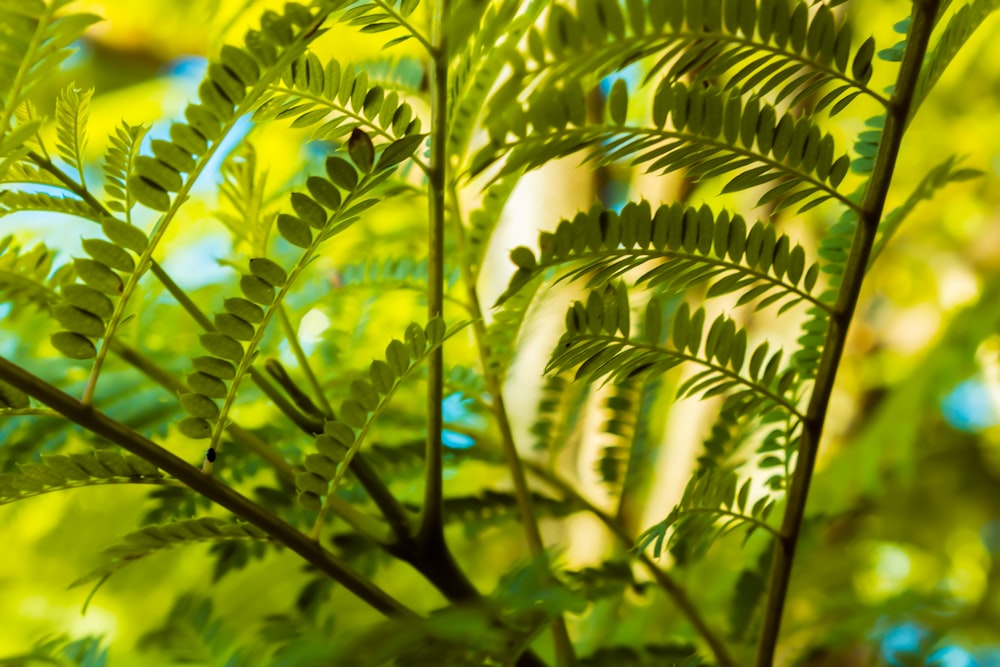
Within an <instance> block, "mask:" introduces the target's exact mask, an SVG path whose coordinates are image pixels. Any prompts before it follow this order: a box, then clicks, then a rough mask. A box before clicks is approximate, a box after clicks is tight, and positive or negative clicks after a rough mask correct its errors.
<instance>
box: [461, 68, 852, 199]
mask: <svg viewBox="0 0 1000 667" xmlns="http://www.w3.org/2000/svg"><path fill="white" fill-rule="evenodd" d="M618 90H619V91H620V92H619V94H617V95H615V94H612V95H610V96H609V105H610V106H609V112H610V116H611V120H612V122H611V123H607V124H588V123H586V122H585V119H584V117H583V115H582V112H583V109H584V108H585V106H584V98H583V93H582V90H579V89H577V90H573V89H564V90H558V89H555V88H553V89H549V90H546V91H544V92H543V93H539V96H538V99H532V100H530V101H529V106H528V107H527V108H526V109H524V110H523V111H521V112H520V113H517V114H508V117H509V118H511V119H512V120H510V121H508V122H509V125H508V126H507V127H502V128H501V129H496V130H491V132H492V134H493V136H499V137H505V136H507V135H508V134H509V133H513V135H514V136H515V137H517V138H516V139H514V140H511V141H500V142H494V143H491V144H489V145H487V146H486V147H485V148H483V149H482V150H481V151H480V153H479V154H477V156H476V158H475V160H474V162H473V167H472V168H473V173H478V172H479V171H481V170H482V169H484V168H485V167H487V166H488V165H490V164H491V163H493V162H494V161H496V160H498V159H500V158H501V157H504V156H505V157H506V159H505V161H504V163H503V167H502V169H501V170H500V172H499V174H500V175H504V174H509V173H520V172H522V171H524V170H529V169H534V168H537V167H539V166H541V165H542V164H545V163H546V162H549V161H551V160H553V159H555V158H558V157H565V156H567V155H571V154H573V153H576V152H578V151H581V150H584V149H588V150H589V153H588V159H590V160H593V161H595V162H596V163H597V164H599V165H600V164H610V163H614V162H617V161H621V160H627V161H628V163H629V164H630V165H631V166H642V167H644V168H645V170H646V171H647V172H656V173H661V174H666V173H670V172H673V171H677V170H680V169H684V170H685V174H686V175H687V176H688V177H689V178H692V179H694V180H703V179H708V178H713V177H717V176H728V175H729V174H735V175H734V176H732V177H731V178H730V179H729V181H728V182H727V183H726V184H725V186H724V187H723V192H738V191H742V190H747V189H750V188H757V187H761V186H767V189H766V191H765V192H764V194H763V195H761V197H760V198H759V199H758V201H757V205H758V206H761V205H763V204H767V203H768V202H772V201H773V202H775V205H776V208H778V209H780V208H783V207H789V206H793V205H800V206H799V209H798V210H799V211H804V210H806V209H809V208H812V207H813V206H817V205H819V204H821V203H823V202H824V201H827V200H830V199H834V200H837V201H839V202H841V203H842V204H844V205H846V206H849V207H855V206H856V204H854V203H853V202H851V201H850V200H848V199H847V198H846V197H844V196H843V195H841V194H840V193H839V192H838V191H837V187H838V186H839V185H840V183H841V181H842V180H843V179H844V176H846V175H847V172H848V167H849V165H850V160H849V158H848V157H847V156H846V155H840V156H839V157H838V156H837V149H836V144H835V141H834V139H833V136H832V135H830V134H829V133H825V132H823V131H822V130H821V128H820V126H819V125H817V124H816V123H815V122H814V120H813V118H812V117H810V116H802V117H800V118H796V117H795V115H794V114H793V113H792V112H790V111H787V112H780V111H778V110H776V108H775V107H774V106H773V105H771V104H768V103H766V102H763V101H761V99H760V98H758V97H757V96H750V97H747V98H744V97H743V96H741V95H740V94H739V93H738V92H737V91H724V90H721V89H720V88H719V87H718V86H717V85H714V84H708V85H706V86H705V87H700V86H699V87H690V86H688V85H687V84H685V83H683V82H681V81H672V80H671V79H669V78H666V79H663V80H662V81H661V83H660V85H659V86H658V87H657V89H656V91H655V93H654V96H653V111H652V114H653V117H652V120H653V127H647V126H632V125H627V124H626V120H627V118H628V94H627V91H626V90H625V86H624V82H622V83H621V85H619V86H618ZM613 92H614V91H613ZM668 120H669V121H670V124H669V125H668V124H667V121H668ZM529 124H530V126H531V128H532V130H531V131H530V132H529V131H528V126H529Z"/></svg>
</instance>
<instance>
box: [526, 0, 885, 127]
mask: <svg viewBox="0 0 1000 667" xmlns="http://www.w3.org/2000/svg"><path fill="white" fill-rule="evenodd" d="M623 9H624V11H623ZM851 33H852V26H851V25H850V24H848V23H846V22H843V21H841V22H839V23H838V20H837V19H836V17H835V15H834V13H833V12H832V11H831V8H830V3H825V4H823V5H820V6H819V8H818V9H815V10H813V9H811V8H810V7H809V4H808V3H807V2H804V1H796V2H791V3H788V2H785V1H784V0H781V1H768V2H763V3H760V4H758V3H754V2H731V3H730V2H727V3H725V8H724V9H723V5H722V3H703V2H678V3H675V4H674V5H671V6H670V7H669V9H668V8H667V5H663V4H660V3H639V2H630V3H626V4H625V6H624V8H620V7H618V6H612V5H611V4H610V3H602V2H598V1H597V0H587V1H586V2H583V3H581V4H579V5H578V7H577V11H576V13H575V14H574V13H573V12H572V11H570V10H569V9H567V8H565V7H562V6H560V7H559V9H558V10H553V11H551V12H550V13H549V16H548V23H547V26H546V29H545V32H544V35H543V34H542V33H536V34H535V35H533V40H531V41H529V48H530V50H531V53H532V55H533V57H534V59H535V60H536V61H537V62H538V66H537V67H536V68H535V69H534V70H531V71H527V72H525V73H524V74H523V75H522V78H523V80H521V81H519V82H518V84H519V86H518V87H519V88H520V89H527V88H529V84H533V85H536V86H537V87H538V88H540V89H543V88H551V87H552V86H553V85H555V84H556V83H557V82H560V83H564V84H568V83H570V82H578V81H581V80H583V81H594V80H599V79H601V78H604V77H605V76H608V75H609V74H612V73H613V72H615V71H617V70H620V69H623V68H624V67H626V66H628V65H629V64H631V63H633V62H635V61H636V60H639V59H642V58H646V57H649V56H657V61H656V63H655V64H654V65H653V66H652V67H651V68H650V69H649V71H648V74H647V79H646V81H647V82H648V81H649V80H651V79H653V78H655V77H656V76H659V75H660V74H661V73H665V76H666V78H667V79H669V80H670V81H677V80H678V79H680V78H681V77H685V76H687V77H690V78H691V80H692V83H694V84H697V85H700V84H702V83H704V82H708V81H721V82H722V83H723V85H724V86H725V87H726V88H727V89H729V88H731V89H734V90H736V91H738V92H739V93H741V94H747V93H750V92H754V91H755V92H756V93H757V94H758V95H760V96H763V95H768V94H771V95H773V97H774V101H775V103H776V104H780V103H783V102H785V101H788V100H791V106H795V105H797V104H798V103H799V102H800V101H802V100H803V99H805V98H807V97H809V96H815V97H816V98H817V99H818V100H819V101H818V102H817V104H816V110H817V111H818V110H820V109H822V108H826V107H834V108H836V107H838V106H839V108H840V109H842V108H844V107H845V106H846V105H847V104H849V103H850V101H852V100H853V99H854V98H856V97H857V96H859V95H862V94H864V95H867V96H869V97H871V98H873V99H875V100H877V101H879V102H880V103H882V104H883V105H884V104H886V100H885V99H884V98H883V97H882V96H880V95H878V94H877V93H875V92H874V91H872V90H871V89H870V88H868V87H867V83H868V81H869V79H870V78H871V76H872V68H871V60H872V57H873V55H874V51H875V45H874V41H873V40H871V39H868V40H866V41H864V42H862V43H861V44H860V45H858V46H856V47H852V43H851V42H852V39H851ZM838 110H839V109H838Z"/></svg>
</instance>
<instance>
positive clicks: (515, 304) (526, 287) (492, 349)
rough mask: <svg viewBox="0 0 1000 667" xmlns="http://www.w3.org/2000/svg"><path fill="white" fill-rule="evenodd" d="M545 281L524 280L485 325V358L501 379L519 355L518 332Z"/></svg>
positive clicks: (537, 279)
mask: <svg viewBox="0 0 1000 667" xmlns="http://www.w3.org/2000/svg"><path fill="white" fill-rule="evenodd" d="M542 284H543V280H542V278H540V277H536V278H534V279H532V280H527V281H525V282H523V283H522V284H521V285H520V289H519V290H518V292H517V293H516V294H514V295H512V296H511V297H510V298H508V299H506V300H505V301H504V303H503V305H502V307H500V308H498V309H497V310H495V311H494V312H493V321H492V322H490V324H489V325H488V326H487V327H486V336H485V338H484V344H485V347H486V350H487V352H488V353H489V354H488V358H487V359H486V364H487V366H488V371H489V372H491V373H495V374H496V375H497V377H499V378H501V379H502V378H504V377H505V376H506V375H507V371H508V370H509V369H510V367H511V364H512V363H513V362H514V359H515V358H516V350H517V340H518V336H520V335H521V333H522V329H523V327H524V323H525V320H526V318H527V316H528V309H529V308H531V304H532V302H533V301H534V298H535V295H536V294H537V293H538V290H540V289H541V287H542Z"/></svg>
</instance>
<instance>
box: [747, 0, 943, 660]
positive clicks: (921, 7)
mask: <svg viewBox="0 0 1000 667" xmlns="http://www.w3.org/2000/svg"><path fill="white" fill-rule="evenodd" d="M939 4H940V0H918V1H917V2H915V3H914V5H913V21H912V23H911V24H910V32H909V36H908V39H907V41H908V44H907V47H906V53H905V54H904V56H903V62H902V64H901V65H900V68H899V76H898V79H897V81H896V85H895V87H894V92H893V95H892V98H891V99H890V100H889V110H888V113H887V114H886V120H885V127H884V129H883V131H882V140H881V141H880V142H879V147H878V154H877V155H876V157H875V166H874V169H873V171H872V176H871V180H869V181H868V188H867V189H866V191H865V195H864V199H862V201H861V207H860V213H859V215H860V223H859V224H858V228H857V231H856V232H855V236H854V242H853V244H852V247H851V254H850V256H849V257H848V260H847V267H846V269H845V271H844V279H843V283H842V285H841V287H840V292H839V294H838V297H837V303H836V305H835V307H834V315H833V317H832V318H831V320H830V328H829V331H828V332H827V336H826V343H825V344H824V347H823V358H822V359H821V360H820V366H819V370H818V372H817V375H816V382H815V384H814V387H813V393H812V397H811V398H810V400H809V406H808V408H807V410H806V416H805V420H804V421H803V431H802V439H801V442H800V444H799V455H798V462H797V464H796V466H795V473H794V475H793V477H792V483H791V485H790V486H789V489H788V504H787V507H786V508H785V515H784V518H783V519H782V524H781V536H782V538H781V540H780V542H779V546H778V549H777V550H776V553H775V555H774V560H773V561H772V565H771V579H770V584H769V587H768V595H767V603H766V608H765V611H764V620H763V626H762V629H761V634H760V642H759V643H758V645H757V662H756V664H757V667H771V665H772V664H773V663H774V652H775V647H776V646H777V643H778V636H779V634H780V632H781V617H782V613H783V611H784V607H785V599H786V598H787V596H788V583H789V580H790V579H791V574H792V564H793V562H794V559H795V550H796V547H797V545H798V541H799V535H800V531H801V529H802V519H803V517H804V515H805V507H806V501H807V499H808V496H809V485H810V483H811V481H812V475H813V469H814V467H815V465H816V454H817V451H818V449H819V442H820V438H821V436H822V435H823V424H824V422H825V420H826V413H827V409H828V407H829V404H830V396H831V395H832V393H833V385H834V382H835V380H836V378H837V369H838V368H839V366H840V361H841V358H842V357H843V353H844V344H845V341H846V340H847V332H848V328H849V326H850V323H851V319H852V318H853V317H854V311H855V309H856V307H857V304H858V298H859V296H860V294H861V287H862V284H863V283H864V279H865V269H866V268H867V266H868V260H869V257H870V256H871V251H872V246H873V245H874V243H875V234H876V232H877V230H878V224H879V221H880V220H881V218H882V211H883V209H884V207H885V200H886V195H887V194H888V192H889V185H890V182H891V181H892V175H893V171H894V169H895V166H896V159H897V158H898V157H899V148H900V146H901V144H902V141H903V132H904V130H905V128H906V120H907V118H908V117H909V112H910V106H911V104H912V102H913V95H914V92H915V90H916V86H917V80H918V78H919V76H920V68H921V66H922V64H923V61H924V55H925V54H926V52H927V43H928V41H929V40H930V36H931V32H932V30H933V28H934V18H935V16H937V11H938V6H939Z"/></svg>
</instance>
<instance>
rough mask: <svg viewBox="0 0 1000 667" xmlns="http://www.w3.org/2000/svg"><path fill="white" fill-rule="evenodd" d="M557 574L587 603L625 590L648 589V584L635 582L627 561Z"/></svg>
mask: <svg viewBox="0 0 1000 667" xmlns="http://www.w3.org/2000/svg"><path fill="white" fill-rule="evenodd" d="M559 574H560V578H561V579H563V580H564V581H565V582H566V584H567V585H568V586H569V588H570V590H573V591H575V592H577V593H579V594H581V595H583V597H584V598H585V599H586V600H587V601H588V602H594V601H596V600H600V599H603V598H607V597H614V596H618V595H621V594H622V592H623V591H624V590H625V589H626V588H631V589H632V590H634V591H635V592H637V593H642V592H643V591H645V590H646V588H648V587H649V583H648V582H644V583H640V582H638V581H636V580H635V577H634V576H633V574H632V565H631V563H629V562H628V561H618V560H609V561H605V562H603V563H601V564H600V565H599V566H597V567H584V568H581V569H579V570H563V571H562V572H560V573H559Z"/></svg>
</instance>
